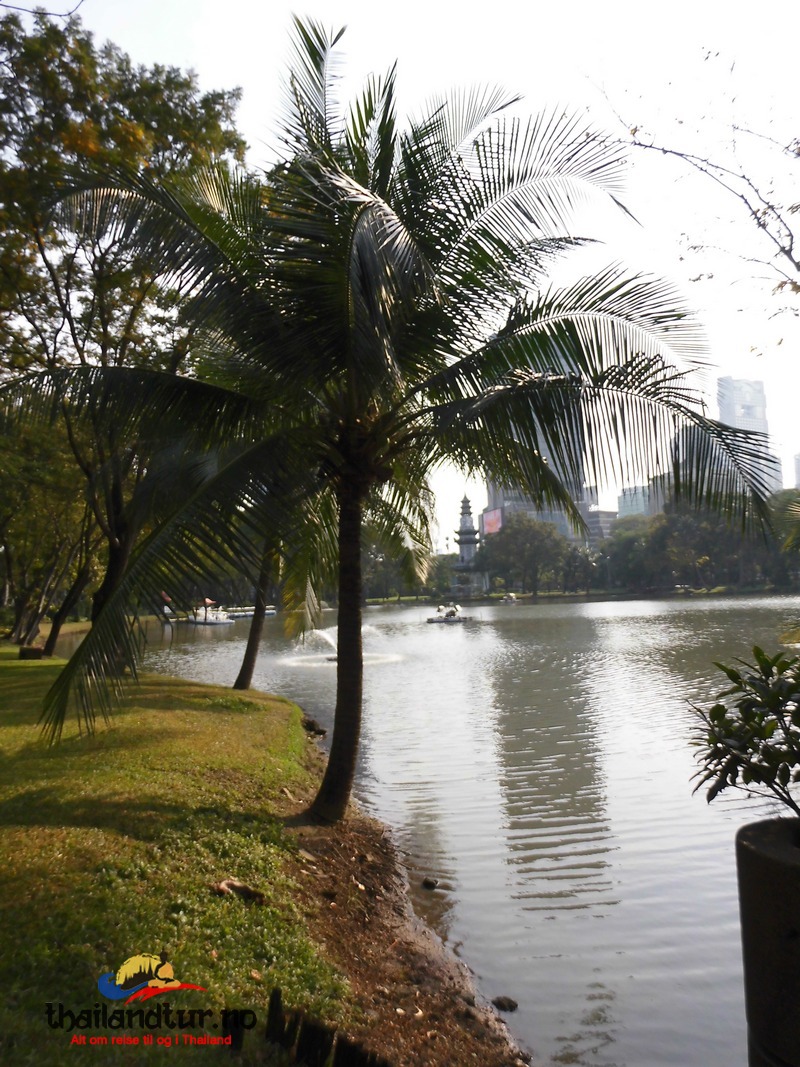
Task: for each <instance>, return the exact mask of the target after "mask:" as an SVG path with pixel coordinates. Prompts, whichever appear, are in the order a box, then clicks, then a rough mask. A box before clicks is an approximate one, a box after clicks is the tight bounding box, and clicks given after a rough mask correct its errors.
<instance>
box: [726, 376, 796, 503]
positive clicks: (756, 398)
mask: <svg viewBox="0 0 800 1067" xmlns="http://www.w3.org/2000/svg"><path fill="white" fill-rule="evenodd" d="M717 403H718V404H719V418H720V422H726V423H727V424H728V425H729V426H735V427H736V428H737V429H739V430H754V431H756V432H757V433H763V434H765V435H766V434H769V425H768V423H767V398H766V394H765V393H764V383H763V382H758V381H751V380H749V379H747V378H730V377H726V378H718V379H717ZM769 456H770V459H771V460H772V463H771V464H769V465H766V464H765V467H764V473H765V476H766V478H767V481H768V483H770V484H771V492H773V493H777V492H779V491H780V490H781V489H782V488H783V474H782V472H781V464H780V460H779V459H778V458H777V456H774V455H773V454H772V453H771V452H770V453H769Z"/></svg>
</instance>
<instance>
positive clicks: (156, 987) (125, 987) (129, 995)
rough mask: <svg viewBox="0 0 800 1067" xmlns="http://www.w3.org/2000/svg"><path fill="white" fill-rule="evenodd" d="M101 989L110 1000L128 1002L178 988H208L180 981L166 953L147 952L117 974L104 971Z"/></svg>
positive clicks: (132, 960) (129, 962)
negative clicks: (156, 954)
mask: <svg viewBox="0 0 800 1067" xmlns="http://www.w3.org/2000/svg"><path fill="white" fill-rule="evenodd" d="M97 988H98V989H99V990H100V992H101V993H102V994H103V996H104V997H107V998H108V999H109V1000H124V1001H125V1003H126V1004H129V1003H130V1002H131V1001H132V1000H149V999H150V998H151V997H157V996H159V995H160V994H161V993H170V992H172V991H173V990H175V989H202V990H205V986H201V985H192V984H191V983H190V982H179V981H178V979H177V978H176V977H175V972H174V970H173V969H172V964H171V963H169V962H168V960H167V954H166V952H162V953H161V955H159V956H153V955H152V954H150V953H148V952H143V953H141V954H140V955H138V956H131V957H129V958H128V959H127V960H125V962H124V963H123V964H122V966H121V967H120V968H119V970H118V971H117V972H116V974H115V973H114V971H109V972H108V974H101V975H100V977H99V978H98V979H97Z"/></svg>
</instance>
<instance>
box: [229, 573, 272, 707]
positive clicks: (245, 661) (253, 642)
mask: <svg viewBox="0 0 800 1067" xmlns="http://www.w3.org/2000/svg"><path fill="white" fill-rule="evenodd" d="M271 578H272V552H265V553H264V558H263V560H262V561H261V572H260V574H259V576H258V584H257V585H256V602H255V608H254V609H253V618H252V620H251V622H250V632H249V633H248V635H247V646H246V648H245V650H244V656H243V657H242V665H241V667H240V668H239V673H238V675H237V676H236V681H235V682H234V683H233V688H234V689H249V688H250V686H251V685H252V684H253V671H254V670H255V667H256V660H257V659H258V650H259V647H260V646H261V635H262V633H263V632H264V615H265V612H266V610H267V596H268V594H269V590H270V582H271Z"/></svg>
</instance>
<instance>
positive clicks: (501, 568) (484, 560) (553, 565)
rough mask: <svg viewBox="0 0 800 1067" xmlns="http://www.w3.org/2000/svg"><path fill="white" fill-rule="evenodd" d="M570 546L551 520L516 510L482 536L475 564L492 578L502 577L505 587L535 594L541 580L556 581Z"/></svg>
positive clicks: (552, 582) (551, 582)
mask: <svg viewBox="0 0 800 1067" xmlns="http://www.w3.org/2000/svg"><path fill="white" fill-rule="evenodd" d="M569 549H570V545H569V542H568V541H567V539H566V537H564V536H563V534H560V533H559V532H558V530H557V529H556V528H555V526H553V524H552V523H548V522H537V521H536V519H532V518H530V516H528V515H526V514H524V513H518V514H515V515H512V516H511V517H510V518H509V520H508V522H507V523H506V524H505V526H504V527H503V528H502V529H501V530H499V531H498V532H497V533H496V534H492V535H491V536H489V537H487V538H485V539H484V541H483V544H482V546H481V549H480V552H479V553H478V559H477V563H476V566H477V567H478V569H479V570H483V571H487V572H488V573H489V575H490V577H491V578H495V577H499V578H502V580H503V581H504V583H505V586H504V588H509V589H511V588H515V587H517V586H519V590H520V592H522V593H527V592H532V593H533V594H534V596H535V595H536V594H538V592H539V589H540V586H541V585H542V584H543V583H544V582H549V583H550V584H551V585H552V584H554V583H558V582H559V579H560V578H561V576H562V571H563V567H564V564H565V562H566V561H567V559H568V557H569ZM572 563H573V564H574V563H575V561H574V560H573V561H572Z"/></svg>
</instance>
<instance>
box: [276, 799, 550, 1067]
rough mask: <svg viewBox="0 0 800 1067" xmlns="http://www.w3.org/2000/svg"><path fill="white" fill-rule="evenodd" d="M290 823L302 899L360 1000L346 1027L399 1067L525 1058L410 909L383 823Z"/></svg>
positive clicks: (511, 1063) (518, 1063)
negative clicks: (355, 1016) (328, 824)
mask: <svg viewBox="0 0 800 1067" xmlns="http://www.w3.org/2000/svg"><path fill="white" fill-rule="evenodd" d="M286 822H287V826H288V827H289V828H290V829H291V831H292V832H293V833H294V834H295V835H296V837H297V841H298V846H299V848H298V854H297V860H296V864H295V870H294V872H293V874H294V877H295V879H296V881H297V882H298V884H299V885H300V886H301V894H300V900H299V901H298V903H299V904H300V906H301V907H302V908H303V910H304V912H305V915H306V919H307V921H308V924H309V928H310V930H311V933H312V936H313V937H314V938H315V940H317V942H318V943H320V944H321V945H322V946H323V949H324V951H325V954H326V955H327V956H328V958H329V959H331V960H332V961H333V962H334V963H335V964H336V966H337V967H338V968H339V969H340V970H341V972H342V973H343V974H344V975H345V976H346V977H347V980H348V982H349V983H350V987H351V990H352V994H353V998H354V1000H355V1002H356V1005H357V1013H356V1014H357V1018H356V1020H355V1022H354V1023H353V1024H352V1025H348V1026H347V1027H346V1032H347V1033H348V1035H349V1036H351V1037H353V1038H355V1039H357V1040H358V1041H360V1042H362V1043H363V1044H364V1045H365V1046H366V1047H368V1048H370V1049H371V1050H373V1051H375V1052H377V1053H379V1054H380V1055H382V1056H384V1057H385V1058H387V1059H388V1060H389V1061H390V1062H391V1063H392V1064H393V1065H394V1067H460V1065H462V1064H465V1065H466V1064H480V1065H481V1067H524V1065H525V1064H527V1063H529V1061H530V1056H529V1055H528V1054H526V1053H525V1052H524V1051H523V1050H522V1049H520V1048H519V1047H517V1046H516V1045H515V1043H514V1042H513V1040H512V1038H511V1036H510V1035H509V1033H508V1030H507V1028H506V1026H505V1024H504V1022H503V1020H502V1018H501V1017H500V1015H499V1014H498V1013H497V1012H496V1011H495V1010H494V1008H493V1007H492V1006H491V1005H489V1004H487V1003H485V1002H484V1001H482V1000H481V998H480V997H479V995H478V994H477V992H476V989H475V985H474V982H473V978H472V975H471V973H470V971H469V969H468V968H467V967H466V966H465V965H464V964H463V963H462V962H461V961H459V960H458V959H457V958H456V957H455V956H454V955H453V954H452V953H451V952H450V951H449V950H448V949H447V948H446V947H445V946H444V945H443V944H442V942H441V940H440V939H439V937H438V936H437V935H436V934H435V933H434V932H433V931H432V930H430V929H429V928H428V927H427V926H426V925H425V924H424V923H423V922H422V921H421V920H420V919H419V918H417V917H416V916H415V915H414V913H413V910H412V907H411V903H410V898H409V894H408V874H407V871H406V868H405V866H404V865H403V862H402V860H401V858H400V856H399V854H398V852H397V850H396V848H395V847H394V845H393V843H392V840H391V831H390V830H389V829H388V828H387V827H385V826H383V825H382V824H381V823H379V822H377V821H376V820H374V819H372V818H370V817H369V816H367V815H365V814H364V813H363V812H361V811H358V810H355V811H351V812H350V813H349V814H348V817H347V819H346V820H344V822H343V823H340V824H338V825H337V826H335V827H332V828H331V827H320V826H317V825H314V824H310V823H308V821H306V820H305V819H304V818H303V817H302V816H301V815H295V816H289V817H288V818H287V819H286Z"/></svg>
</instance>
